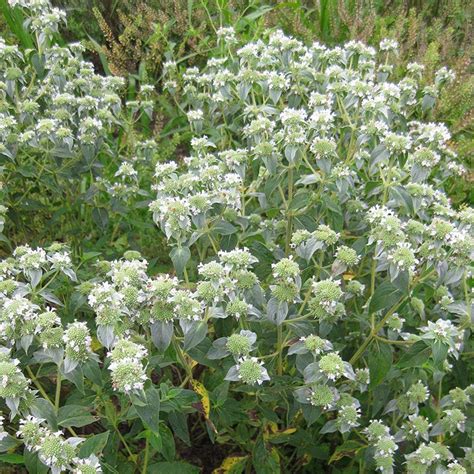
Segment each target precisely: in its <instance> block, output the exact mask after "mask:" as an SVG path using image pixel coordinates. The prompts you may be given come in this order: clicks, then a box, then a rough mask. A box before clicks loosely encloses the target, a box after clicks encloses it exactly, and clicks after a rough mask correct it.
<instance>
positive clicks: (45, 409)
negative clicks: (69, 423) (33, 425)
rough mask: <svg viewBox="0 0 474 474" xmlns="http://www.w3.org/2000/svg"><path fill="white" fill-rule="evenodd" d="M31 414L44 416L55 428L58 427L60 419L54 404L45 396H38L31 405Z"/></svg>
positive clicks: (38, 416)
mask: <svg viewBox="0 0 474 474" xmlns="http://www.w3.org/2000/svg"><path fill="white" fill-rule="evenodd" d="M31 414H32V415H34V416H36V417H37V418H44V419H45V420H46V421H47V422H48V424H49V426H50V427H51V428H52V429H53V430H57V428H58V420H57V417H56V413H55V412H54V407H53V405H52V404H51V403H50V402H49V401H48V400H45V399H44V398H37V399H36V400H35V401H34V402H33V405H32V406H31Z"/></svg>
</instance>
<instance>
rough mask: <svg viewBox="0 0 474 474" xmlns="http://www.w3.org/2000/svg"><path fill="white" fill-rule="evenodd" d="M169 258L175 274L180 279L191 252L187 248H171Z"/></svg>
mask: <svg viewBox="0 0 474 474" xmlns="http://www.w3.org/2000/svg"><path fill="white" fill-rule="evenodd" d="M170 258H171V261H172V262H173V266H174V268H175V269H176V273H177V274H178V275H179V276H180V277H182V276H183V273H184V269H185V268H186V264H187V263H188V261H189V259H190V258H191V251H190V250H189V248H188V247H173V249H172V250H171V252H170Z"/></svg>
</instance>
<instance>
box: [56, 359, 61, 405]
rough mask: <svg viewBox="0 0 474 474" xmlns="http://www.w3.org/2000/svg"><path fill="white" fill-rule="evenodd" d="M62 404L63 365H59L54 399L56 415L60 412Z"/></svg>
mask: <svg viewBox="0 0 474 474" xmlns="http://www.w3.org/2000/svg"><path fill="white" fill-rule="evenodd" d="M60 402H61V365H58V375H57V377H56V396H55V398H54V408H55V410H56V414H57V413H58V411H59V405H60Z"/></svg>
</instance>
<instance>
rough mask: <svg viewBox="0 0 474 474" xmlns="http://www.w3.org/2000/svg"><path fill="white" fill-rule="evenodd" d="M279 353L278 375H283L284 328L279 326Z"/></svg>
mask: <svg viewBox="0 0 474 474" xmlns="http://www.w3.org/2000/svg"><path fill="white" fill-rule="evenodd" d="M277 352H278V362H277V374H278V375H282V374H283V326H282V325H281V324H279V325H278V326H277Z"/></svg>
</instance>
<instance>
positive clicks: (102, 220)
mask: <svg viewBox="0 0 474 474" xmlns="http://www.w3.org/2000/svg"><path fill="white" fill-rule="evenodd" d="M92 219H93V221H94V222H95V223H96V224H97V226H99V227H100V228H101V229H102V230H104V229H106V228H107V226H108V224H109V213H108V212H107V210H106V209H103V208H101V207H95V208H94V209H92Z"/></svg>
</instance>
